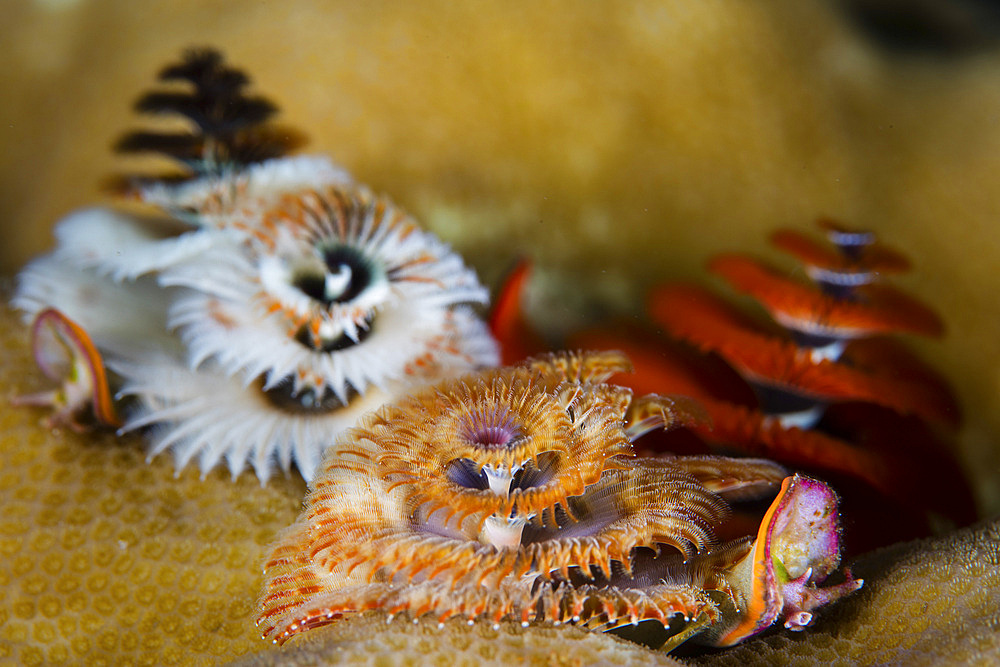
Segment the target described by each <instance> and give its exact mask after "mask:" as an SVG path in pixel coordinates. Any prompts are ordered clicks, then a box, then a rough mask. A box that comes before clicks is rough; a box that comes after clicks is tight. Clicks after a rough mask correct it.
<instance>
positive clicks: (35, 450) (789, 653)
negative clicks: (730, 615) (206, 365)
mask: <svg viewBox="0 0 1000 667" xmlns="http://www.w3.org/2000/svg"><path fill="white" fill-rule="evenodd" d="M27 339H28V331H27V330H26V328H25V327H24V326H23V325H22V324H21V323H20V322H19V321H18V319H17V318H16V316H15V314H14V313H13V312H11V311H9V310H7V309H4V310H3V312H2V313H0V385H2V386H4V387H5V388H6V389H5V394H6V397H8V398H9V397H10V396H11V395H14V394H18V393H23V392H24V391H27V390H32V389H36V388H38V387H39V386H40V384H41V383H42V382H43V381H44V379H43V378H42V377H41V376H40V374H39V373H38V372H37V371H36V370H35V368H34V362H33V360H32V359H31V357H30V354H29V350H28V340H27ZM42 417H43V415H42V413H40V412H38V411H32V410H29V409H24V408H17V409H13V408H10V407H8V406H6V405H4V406H0V433H2V436H0V502H2V505H3V510H4V513H3V517H2V519H0V556H2V558H0V664H18V665H43V664H80V663H86V664H94V665H100V664H107V665H113V664H136V665H143V664H145V665H170V664H194V665H198V664H218V663H219V662H222V661H224V660H226V659H233V660H235V659H237V658H238V657H240V656H242V655H245V654H251V653H254V654H255V655H254V656H253V657H248V658H247V660H248V661H249V662H248V664H277V663H278V661H280V660H283V659H284V658H285V657H286V654H287V655H288V656H290V658H289V659H290V660H291V659H294V660H299V661H300V663H301V664H322V662H321V661H320V659H321V657H322V656H327V658H328V659H330V660H334V659H336V658H338V657H339V656H343V657H344V658H345V659H346V658H348V657H352V656H362V655H364V656H369V657H370V658H371V659H372V660H373V661H375V664H381V663H380V662H379V660H382V661H384V660H399V661H401V662H407V661H408V662H412V663H418V662H420V661H421V660H423V659H424V658H428V659H429V658H432V657H435V656H437V657H438V659H440V656H442V655H444V654H448V653H450V652H452V651H456V650H461V651H463V652H464V653H463V655H469V656H475V658H476V664H490V661H491V660H492V664H509V663H510V659H509V656H511V655H512V653H511V652H509V651H514V650H515V649H516V650H522V648H523V650H526V651H529V652H530V653H531V654H532V655H534V656H535V657H536V662H537V663H538V664H587V663H592V662H595V661H596V662H600V661H603V660H605V659H608V660H613V661H615V662H618V661H621V662H622V663H623V664H676V663H675V662H674V661H671V660H670V659H669V658H667V657H666V656H662V655H658V654H654V653H651V652H650V651H649V650H648V649H645V648H642V647H640V646H637V645H634V644H630V643H625V642H623V641H622V640H619V639H617V638H615V637H611V636H608V635H597V634H593V633H585V632H583V631H580V630H576V629H573V628H567V627H560V628H551V627H545V626H542V627H533V628H528V629H527V630H522V629H521V628H520V626H519V625H517V624H507V625H503V626H502V627H501V629H500V630H499V631H494V630H492V629H491V623H487V624H485V626H484V625H482V624H481V625H477V626H475V627H474V628H472V629H469V627H468V626H467V625H464V623H462V622H457V623H450V624H448V625H446V627H445V628H444V629H443V630H441V631H438V628H437V624H436V622H431V623H424V624H420V625H418V626H413V625H412V624H411V623H409V622H408V621H406V620H404V619H397V621H395V623H394V625H393V626H386V625H385V617H384V616H376V617H374V618H372V617H367V616H366V617H361V618H359V619H356V620H348V621H344V623H343V624H341V625H339V626H337V630H336V632H334V633H329V632H324V630H319V631H317V632H320V633H324V634H322V635H319V636H317V637H316V638H315V639H309V640H308V641H307V642H306V643H305V644H304V645H303V646H302V647H298V646H296V645H295V644H294V643H293V644H290V645H288V646H286V647H284V648H282V649H280V650H281V651H283V653H282V654H280V655H281V657H280V658H279V657H277V655H278V654H274V653H273V651H275V650H276V649H275V648H274V647H273V646H271V645H270V644H269V643H266V642H263V641H261V640H260V638H259V636H258V631H257V629H256V628H255V627H254V624H253V611H254V600H255V599H256V596H257V594H258V592H259V589H260V585H261V576H260V564H261V563H262V562H263V559H264V557H265V555H266V553H267V550H268V547H269V546H270V545H271V544H272V543H273V542H274V540H275V538H276V536H277V535H278V533H279V532H280V531H281V530H282V529H284V528H285V527H286V526H288V525H290V524H291V523H292V522H293V521H294V519H295V517H296V516H297V514H298V513H299V509H300V504H301V498H302V494H303V493H304V491H305V488H304V484H303V483H302V481H301V480H298V479H284V478H280V479H276V480H273V481H272V483H271V484H270V485H268V486H267V487H263V488H262V487H261V486H260V485H259V484H258V483H257V481H256V479H254V478H253V476H251V475H243V476H241V477H240V478H238V479H237V480H236V482H235V483H234V482H233V481H232V480H230V478H229V476H228V475H227V474H225V473H223V472H222V471H215V472H214V473H212V474H210V475H208V477H207V478H206V479H204V480H199V478H198V474H197V472H196V471H194V470H186V471H184V472H182V473H181V474H180V476H178V477H175V476H174V471H173V466H172V465H171V464H170V462H169V461H167V460H165V459H163V460H161V459H157V460H154V461H153V462H152V463H151V464H148V465H147V464H145V463H144V460H143V447H142V443H141V442H140V439H139V438H124V439H115V438H113V437H111V436H110V435H105V436H95V435H94V434H90V435H87V436H81V435H79V434H75V433H72V432H70V431H51V430H48V429H45V428H43V427H42V426H41V420H42ZM998 562H1000V528H998V527H997V524H996V523H993V524H990V525H987V526H984V527H980V528H978V529H974V530H973V529H970V530H966V531H962V532H960V533H956V534H955V535H952V536H949V537H946V538H942V539H940V540H936V541H930V540H928V541H923V542H917V543H912V544H904V545H899V546H897V547H893V548H891V549H888V550H884V551H880V552H877V553H875V554H873V555H871V556H868V557H866V558H865V559H863V560H862V561H860V562H859V563H858V564H857V565H856V566H855V567H854V574H855V575H856V576H861V577H864V578H865V587H864V589H862V591H861V592H859V593H857V594H855V595H854V596H852V597H850V598H848V599H847V600H845V601H843V602H841V603H839V605H838V606H837V607H834V608H832V609H831V610H830V612H829V613H828V614H825V615H824V616H822V617H821V618H820V620H818V621H817V622H816V624H815V625H814V626H813V627H810V628H808V629H806V630H805V631H804V632H802V633H800V634H797V635H795V636H794V637H789V636H786V634H787V632H786V631H782V633H780V634H778V635H776V636H770V635H767V636H764V637H763V638H758V639H751V640H749V641H748V642H746V643H745V644H743V645H741V646H739V647H736V648H733V649H727V650H726V651H723V652H720V653H717V654H713V655H709V656H702V657H701V658H698V661H699V662H700V663H701V664H706V665H711V664H714V663H715V662H717V661H736V663H735V664H792V663H795V661H796V660H798V661H799V663H800V664H813V663H814V662H815V661H816V660H827V661H833V660H836V659H838V658H840V659H843V660H845V661H851V662H859V663H864V662H869V663H871V662H875V661H877V660H879V659H881V661H883V662H884V661H886V660H888V661H892V660H894V659H896V657H895V656H898V660H900V661H904V662H908V663H909V662H911V660H912V661H915V662H917V663H919V662H924V663H927V664H930V663H933V662H935V660H939V659H943V660H944V661H945V662H947V661H948V660H952V661H953V662H954V663H956V664H957V663H962V662H963V660H965V659H966V658H968V659H970V660H978V661H979V662H980V663H983V664H988V661H989V660H994V661H995V660H998V659H1000V642H998V637H1000V635H998V633H997V629H996V628H997V626H998V620H1000V619H997V611H996V610H997V609H998V608H1000V600H998V599H997V591H998V590H1000V566H998ZM403 625H405V627H402V626H403ZM374 628H385V632H384V633H383V632H379V633H375V632H374V631H373V630H374ZM498 637H499V638H500V641H499V642H498V641H497V638H498ZM313 642H315V644H314V643H313ZM312 646H316V647H317V648H315V649H312V648H310V647H312ZM869 648H871V649H872V650H873V651H876V652H873V653H872V654H871V655H872V656H876V657H874V658H869V657H866V655H868V654H866V651H867V650H868V649H869ZM310 651H313V653H312V654H310ZM328 651H331V652H332V653H329V652H328ZM732 651H736V653H733V654H732V655H733V656H734V657H733V658H730V657H728V656H729V655H730V652H732ZM317 654H318V655H317ZM330 656H333V657H330ZM761 656H763V657H761ZM327 658H324V659H327ZM629 661H632V662H629ZM293 664H294V663H293ZM727 664H734V663H733V662H728V663H727Z"/></svg>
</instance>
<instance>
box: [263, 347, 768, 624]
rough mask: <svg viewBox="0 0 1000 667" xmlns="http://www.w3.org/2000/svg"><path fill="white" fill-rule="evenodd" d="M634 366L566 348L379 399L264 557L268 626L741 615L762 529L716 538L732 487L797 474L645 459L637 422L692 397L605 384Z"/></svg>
mask: <svg viewBox="0 0 1000 667" xmlns="http://www.w3.org/2000/svg"><path fill="white" fill-rule="evenodd" d="M629 367H630V366H629V364H628V361H627V359H626V358H625V357H624V356H623V355H621V354H620V353H613V352H608V353H585V354H559V355H551V356H547V357H541V358H536V359H534V360H531V361H529V362H526V363H525V364H524V365H522V366H517V367H510V368H504V369H497V370H493V371H488V372H485V373H481V374H478V375H470V376H466V377H464V378H460V379H458V380H453V381H449V382H445V383H443V384H440V385H437V386H436V387H432V388H428V389H426V390H423V391H421V392H418V393H416V394H413V395H411V396H410V397H408V398H406V399H404V400H402V401H401V402H399V403H397V404H395V405H389V406H386V407H383V408H382V409H380V410H379V411H377V412H376V413H374V414H372V415H370V416H369V417H368V418H366V419H365V421H364V422H363V423H362V424H360V425H359V426H358V427H356V428H355V429H353V430H351V431H349V432H348V433H347V434H346V435H345V436H344V437H343V438H341V439H340V441H339V442H338V443H337V444H336V445H335V446H334V447H333V448H331V450H330V451H329V453H328V455H327V457H326V459H325V467H324V471H323V474H322V475H321V476H320V477H319V478H318V479H317V481H316V482H315V484H314V487H313V489H312V490H311V492H310V493H309V495H308V496H307V498H306V508H305V511H304V513H303V515H302V517H301V518H300V520H299V522H298V523H297V524H296V525H294V526H293V527H292V528H290V529H289V530H288V531H287V532H286V533H285V534H284V535H283V536H282V537H281V538H280V539H279V542H278V544H277V546H276V547H275V548H274V550H273V552H272V554H271V556H270V558H269V559H268V560H267V563H266V565H265V579H266V583H265V588H264V593H263V596H262V599H261V602H260V605H259V618H258V626H259V627H260V628H261V630H262V631H263V634H264V636H265V637H268V638H271V639H272V640H274V641H276V642H278V643H283V642H284V641H286V640H287V639H288V638H289V637H291V636H292V635H294V634H296V633H299V632H302V631H303V630H306V629H310V628H315V627H319V626H322V625H326V624H328V623H331V622H334V621H336V620H338V619H340V618H342V617H347V616H351V615H354V614H358V613H361V612H364V611H366V610H373V609H378V610H381V611H384V612H387V613H389V614H390V615H392V614H397V613H401V612H407V613H408V614H409V615H410V616H411V617H413V618H415V619H416V618H419V617H421V616H423V615H425V614H430V615H432V616H433V617H435V618H437V620H438V621H439V622H441V623H444V622H445V621H447V620H448V619H449V618H451V617H459V618H464V619H466V620H467V621H468V622H470V623H473V622H475V621H476V620H477V619H485V620H488V621H492V622H493V623H499V622H501V621H502V620H505V619H506V620H515V621H520V622H522V623H524V624H530V623H532V622H535V621H548V622H552V623H556V624H559V623H564V622H570V623H575V624H578V625H582V626H585V627H588V628H594V629H611V628H615V627H618V626H623V625H628V624H635V623H638V622H640V621H643V620H654V621H658V622H659V623H660V624H662V625H663V626H664V627H668V626H670V621H671V619H674V618H675V617H678V618H681V619H684V621H685V623H682V625H686V626H687V627H686V630H685V631H684V632H682V633H681V634H682V638H686V637H687V636H688V635H690V634H694V633H695V632H697V631H698V630H701V629H703V628H704V627H705V626H708V625H711V624H712V623H715V622H716V621H718V620H719V619H720V618H721V616H722V614H723V613H724V612H725V613H732V612H733V611H734V607H736V606H739V605H736V604H734V603H733V602H730V603H729V604H728V606H727V605H726V604H721V605H720V603H718V602H717V600H723V601H725V600H730V601H734V600H737V599H742V598H740V596H739V594H738V593H737V592H736V591H734V590H733V584H731V583H730V581H729V577H728V575H729V574H730V572H731V571H732V570H733V568H734V566H735V565H736V563H737V562H742V561H746V560H747V557H748V556H749V554H750V551H751V546H752V545H751V539H750V538H749V537H747V538H742V539H738V540H735V541H732V542H729V543H726V544H722V545H719V544H718V543H717V540H716V537H715V529H716V528H717V527H718V526H720V525H721V524H722V522H723V520H724V519H725V518H726V516H727V514H728V511H729V510H728V505H727V502H726V500H725V499H724V498H734V499H741V500H742V499H745V498H760V497H766V496H768V495H773V494H774V492H775V491H776V489H777V485H778V483H779V482H780V481H781V480H782V478H784V477H785V475H786V473H785V471H784V469H783V468H782V467H781V466H779V465H776V464H773V463H770V462H766V461H760V460H747V459H744V460H738V459H726V458H722V457H674V458H670V459H661V460H652V459H636V458H634V453H633V449H632V440H633V439H634V438H636V437H638V436H639V435H641V434H642V433H644V432H645V431H647V430H648V429H649V428H651V427H652V426H653V425H654V424H659V425H664V426H672V425H675V424H679V423H683V422H685V421H690V418H691V417H692V416H693V415H694V413H693V412H692V410H690V409H689V408H687V407H686V403H685V402H684V401H682V400H673V399H670V398H668V397H660V396H655V395H652V396H645V397H642V398H640V399H635V400H633V398H632V393H631V391H630V390H628V389H625V388H623V387H618V386H615V385H610V384H606V383H605V382H604V380H606V379H607V378H608V377H609V376H610V375H611V374H613V373H616V372H622V371H625V370H628V369H629ZM682 638H678V639H677V641H681V639H682Z"/></svg>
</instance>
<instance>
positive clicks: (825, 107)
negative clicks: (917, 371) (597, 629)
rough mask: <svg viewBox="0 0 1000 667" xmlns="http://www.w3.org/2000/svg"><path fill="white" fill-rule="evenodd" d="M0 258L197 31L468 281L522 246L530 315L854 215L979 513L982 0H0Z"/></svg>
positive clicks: (997, 149)
mask: <svg viewBox="0 0 1000 667" xmlns="http://www.w3.org/2000/svg"><path fill="white" fill-rule="evenodd" d="M3 15H4V20H3V21H2V25H0V43H2V44H3V50H2V51H3V53H2V55H0V58H3V59H4V60H5V61H6V62H5V66H4V67H3V68H2V69H0V88H2V90H3V96H2V97H3V101H2V102H0V225H2V232H3V243H2V244H0V275H3V276H7V277H9V276H13V275H14V274H15V273H16V271H17V270H18V269H19V268H20V267H21V266H22V265H23V264H24V262H26V261H27V260H28V259H29V258H31V257H32V256H34V255H36V254H38V253H41V252H44V251H46V250H47V249H48V248H50V247H51V246H52V244H53V239H52V236H51V229H52V226H53V224H54V223H55V222H56V221H57V220H58V219H59V218H60V217H61V216H63V215H65V214H66V213H68V212H69V211H71V210H73V209H74V208H77V207H80V206H85V205H92V204H96V203H100V202H102V201H104V202H106V201H109V197H108V196H107V195H106V194H104V193H102V191H101V185H102V183H104V182H106V179H107V177H108V176H109V175H111V174H114V173H119V172H121V171H124V170H127V169H128V166H129V162H128V160H126V159H125V158H123V157H118V156H115V155H113V154H112V152H111V150H110V147H111V145H112V144H113V142H114V141H115V139H116V138H117V137H118V136H119V135H121V134H122V133H123V132H124V131H126V130H128V129H132V128H135V127H138V126H140V124H141V122H140V121H139V119H137V117H136V116H135V115H134V114H133V113H132V111H131V103H132V101H133V100H135V99H136V97H138V95H139V94H140V93H141V92H143V91H145V90H147V89H148V88H150V87H151V85H152V82H153V79H154V76H155V74H156V72H157V71H158V70H159V69H160V68H161V67H162V66H163V65H164V64H166V63H168V62H173V61H175V60H176V59H177V57H178V55H179V54H180V53H181V51H182V50H183V49H184V48H186V47H190V46H215V47H218V48H220V49H222V50H223V51H224V52H225V53H226V54H227V55H228V58H229V60H230V62H231V63H232V64H234V65H236V66H239V67H241V68H244V69H245V70H246V71H247V72H249V73H250V74H251V75H252V76H253V78H254V83H255V85H254V91H256V92H258V93H261V94H264V95H266V96H268V97H270V98H271V99H273V100H274V101H275V102H277V103H278V104H279V105H280V106H281V108H282V111H283V113H282V115H281V116H280V117H279V119H278V120H279V122H283V123H286V124H289V125H292V126H294V127H297V128H300V129H302V130H303V131H305V132H306V133H307V134H308V135H309V137H310V139H311V141H310V143H309V144H308V146H307V147H306V149H305V150H306V151H307V152H321V153H327V154H330V155H331V156H333V158H334V160H335V161H337V162H339V163H340V164H342V165H343V166H345V167H346V168H347V169H349V170H350V171H351V172H352V173H353V174H354V175H355V176H356V178H357V179H358V180H359V181H362V182H366V183H368V184H370V185H371V186H372V187H374V188H375V189H376V190H380V191H384V192H387V193H389V194H390V195H391V196H392V197H393V198H394V199H395V200H396V201H397V202H398V203H400V204H401V205H403V206H404V207H405V208H407V209H408V210H409V211H411V212H412V213H413V214H414V215H416V216H417V217H418V218H419V219H420V220H421V221H422V222H423V223H424V224H425V225H426V226H427V227H429V228H430V229H432V230H433V231H435V232H436V233H437V234H439V235H440V236H441V237H442V238H444V239H445V240H446V241H447V242H449V243H450V244H452V245H453V246H454V247H455V248H456V249H458V250H459V251H460V252H461V253H463V254H464V255H465V257H466V259H467V260H468V261H469V262H470V263H471V264H472V265H473V266H475V267H476V268H477V269H478V270H479V271H480V274H481V276H482V277H483V279H484V281H485V282H487V283H488V284H490V285H491V286H493V287H494V288H495V287H496V285H497V284H498V282H499V281H500V279H501V277H502V275H503V273H504V272H505V271H506V270H507V269H509V268H510V266H511V265H512V264H513V262H514V261H515V259H516V258H518V257H530V258H531V259H532V260H533V261H534V262H535V266H536V272H535V279H534V281H533V282H532V283H531V286H530V288H529V292H528V294H527V297H528V302H527V306H528V311H529V315H530V316H531V317H532V318H533V320H534V321H535V322H536V323H537V324H538V326H540V327H541V328H542V330H543V331H545V332H546V333H547V334H549V335H550V336H552V337H558V335H559V334H561V333H564V332H566V331H567V330H569V329H571V328H575V327H578V326H583V325H585V324H587V323H589V322H593V321H594V320H597V319H601V318H606V317H610V316H611V315H623V314H624V315H627V316H628V315H635V316H639V314H640V313H641V310H642V299H643V295H644V293H645V291H646V290H647V289H648V288H649V287H650V286H652V285H654V284H657V283H660V282H663V281H668V280H675V279H684V280H693V281H698V282H703V283H705V284H710V285H713V286H715V287H719V286H720V284H716V283H715V282H714V280H713V279H712V278H711V277H710V276H709V275H708V273H707V272H706V271H705V269H704V262H705V260H706V258H707V257H709V256H710V255H712V254H714V253H718V252H724V251H732V250H740V251H745V252H751V253H757V254H761V255H764V256H768V257H771V258H776V257H777V255H775V254H774V253H773V251H771V250H769V249H768V247H767V242H766V239H767V235H768V233H769V232H770V231H771V230H772V229H774V228H776V227H795V228H799V229H804V230H811V229H812V225H813V222H814V221H815V219H816V218H817V217H819V216H832V217H834V218H837V219H839V220H841V221H843V222H844V223H845V224H847V225H851V226H859V227H865V228H870V229H873V230H875V231H876V232H877V233H878V234H879V235H880V237H881V238H882V239H883V240H885V241H886V243H888V244H889V245H892V246H894V247H897V248H898V249H900V250H902V251H903V252H904V253H906V254H907V255H908V256H909V257H910V258H911V260H912V261H913V264H914V270H913V271H912V272H911V273H910V274H907V275H906V276H904V277H902V278H901V279H900V280H898V281H897V282H896V284H898V285H900V286H901V287H903V288H904V289H907V290H908V291H910V292H911V293H914V294H917V295H919V296H920V298H921V299H923V300H924V301H926V302H927V303H929V304H931V305H933V306H934V307H936V308H937V309H938V311H939V312H940V314H941V315H942V317H943V318H944V320H945V322H946V323H947V326H948V332H947V334H946V336H945V338H944V339H943V340H941V341H933V340H931V341H913V343H914V345H915V346H916V347H917V348H918V350H919V352H920V353H921V355H922V356H923V357H924V358H925V359H927V360H929V361H930V363H931V364H932V365H934V366H935V367H936V368H937V369H939V370H940V371H941V372H943V373H944V374H945V375H946V376H947V377H948V379H949V380H950V381H951V382H952V383H953V384H954V386H955V388H956V391H957V393H958V395H959V398H960V400H961V402H962V403H963V405H964V406H965V410H966V419H965V426H964V428H963V430H962V432H961V439H960V443H959V447H960V448H961V453H962V458H963V461H964V463H965V465H966V466H967V468H968V471H969V472H970V473H971V474H972V475H973V477H974V479H975V480H976V482H977V486H978V493H979V500H980V504H981V507H982V510H983V512H984V513H986V514H995V513H997V512H998V511H1000V484H997V480H998V479H1000V446H998V441H1000V309H998V305H1000V304H998V297H997V293H998V288H1000V269H998V267H1000V229H998V220H1000V187H997V179H998V174H1000V47H998V40H997V37H998V34H1000V10H998V9H997V7H996V6H995V5H994V3H992V2H985V1H984V0H895V1H892V0H839V1H836V0H767V1H764V0H761V1H758V2H746V1H745V0H660V1H658V2H652V1H643V0H630V1H625V0H623V1H621V2H616V3H578V2H571V1H569V0H563V1H557V0H549V1H538V0H534V1H531V2H527V1H524V2H521V1H510V2H504V3H485V2H467V3H453V2H447V1H445V0H427V1H425V2H419V3H401V2H378V1H369V2H365V3H355V2H346V1H343V2H334V1H330V2H318V1H316V2H305V1H285V2H267V1H262V2H254V3H234V2H224V1H222V0H197V1H193V0H169V1H166V0H153V1H149V2H143V3H135V2H129V1H126V0H117V1H116V0H35V1H28V0H7V1H6V2H5V3H4V9H3Z"/></svg>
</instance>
